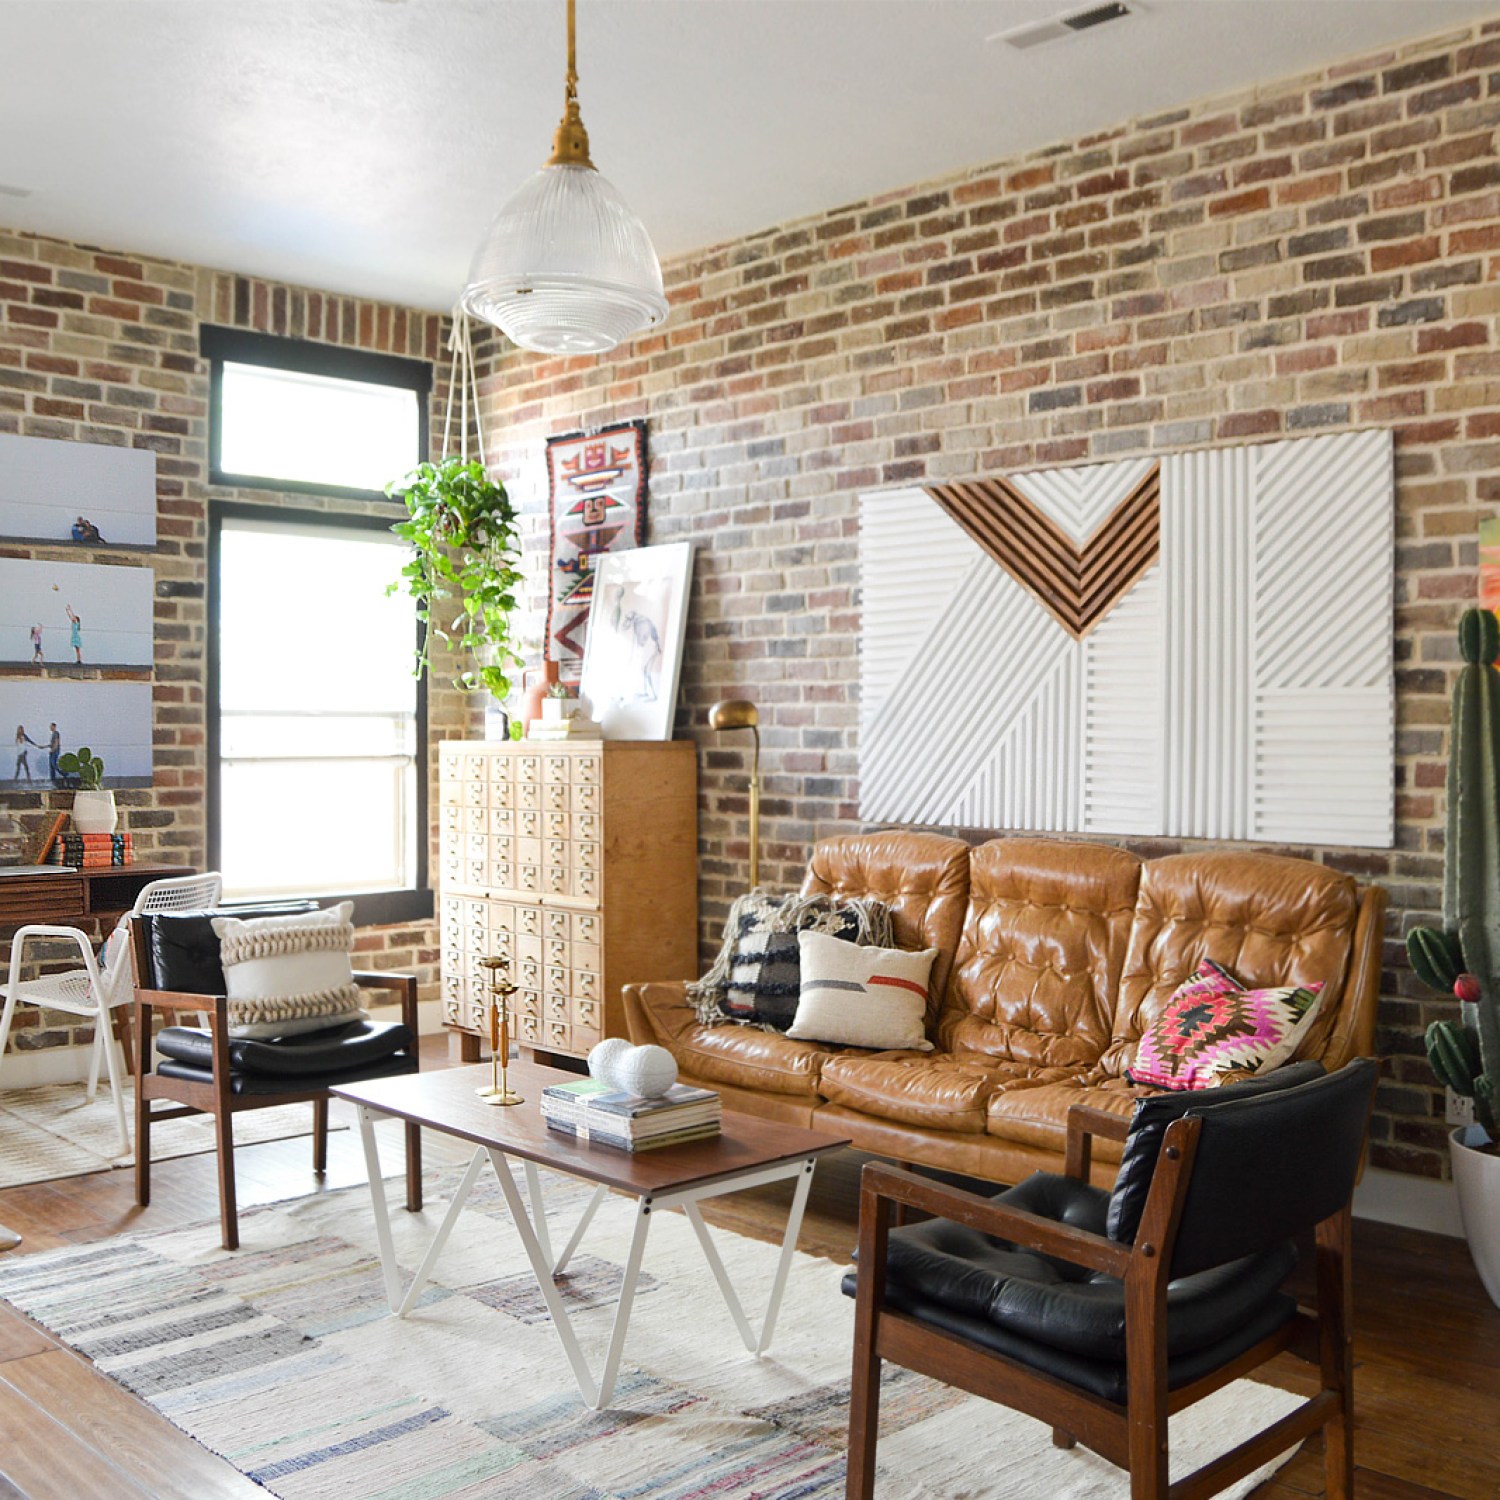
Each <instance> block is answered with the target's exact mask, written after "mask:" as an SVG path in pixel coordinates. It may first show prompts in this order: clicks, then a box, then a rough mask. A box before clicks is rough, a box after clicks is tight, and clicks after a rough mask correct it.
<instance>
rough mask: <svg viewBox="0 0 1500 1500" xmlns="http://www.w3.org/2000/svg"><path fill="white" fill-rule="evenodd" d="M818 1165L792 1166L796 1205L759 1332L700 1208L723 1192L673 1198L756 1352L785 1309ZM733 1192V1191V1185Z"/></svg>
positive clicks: (768, 1342)
mask: <svg viewBox="0 0 1500 1500" xmlns="http://www.w3.org/2000/svg"><path fill="white" fill-rule="evenodd" d="M816 1165H817V1163H816V1161H815V1159H814V1158H813V1157H808V1158H807V1160H805V1161H803V1162H801V1163H799V1164H798V1165H797V1166H796V1167H794V1168H793V1169H792V1170H793V1171H795V1172H796V1174H797V1189H796V1192H795V1193H793V1195H792V1207H791V1211H790V1213H788V1215H787V1221H786V1233H785V1234H784V1235H783V1236H782V1240H781V1254H780V1255H779V1256H778V1258H777V1261H776V1275H775V1277H774V1278H773V1279H772V1281H771V1295H770V1299H769V1300H768V1301H767V1303H766V1313H765V1317H764V1318H763V1319H762V1320H761V1326H760V1333H759V1335H757V1334H756V1333H755V1331H754V1330H753V1329H752V1328H751V1327H750V1320H749V1319H748V1318H747V1317H746V1316H745V1309H744V1306H743V1305H742V1304H741V1302H740V1299H739V1294H738V1293H737V1292H736V1291H735V1289H734V1283H733V1282H732V1281H731V1280H730V1278H729V1272H728V1271H727V1270H725V1268H724V1262H723V1261H722V1260H721V1259H720V1257H719V1251H718V1247H717V1246H716V1245H715V1244H714V1242H713V1237H712V1236H711V1235H710V1234H709V1232H708V1225H707V1224H705V1223H704V1222H703V1215H702V1214H701V1213H699V1211H698V1202H699V1199H700V1197H701V1198H715V1197H718V1196H719V1193H715V1192H706V1193H702V1194H684V1195H683V1196H682V1197H681V1198H678V1199H674V1200H673V1201H674V1202H680V1203H681V1205H682V1209H683V1212H684V1213H686V1214H687V1217H688V1222H689V1223H690V1224H691V1225H692V1226H693V1229H694V1231H695V1232H696V1233H697V1236H698V1243H699V1244H700V1245H702V1247H703V1258H704V1259H705V1260H706V1261H707V1262H708V1268H709V1270H710V1271H712V1272H713V1273H714V1280H715V1281H716V1282H718V1284H719V1292H720V1294H721V1295H722V1296H723V1298H724V1305H725V1306H726V1307H727V1308H728V1309H729V1315H730V1317H732V1318H733V1319H734V1326H735V1327H736V1328H737V1329H739V1333H740V1339H741V1340H742V1341H743V1343H744V1345H745V1347H746V1348H747V1349H748V1350H749V1351H750V1352H751V1353H752V1354H764V1353H765V1352H766V1350H767V1349H769V1348H770V1347H771V1338H772V1336H773V1335H774V1334H775V1332H776V1319H777V1316H778V1315H779V1313H780V1312H781V1298H782V1294H783V1293H784V1292H785V1291H786V1278H787V1273H788V1272H789V1271H790V1270H791V1267H792V1252H793V1251H794V1250H796V1248H797V1236H798V1234H799V1233H800V1232H801V1230H802V1215H803V1212H804V1210H805V1209H806V1208H807V1194H808V1189H809V1188H811V1186H812V1174H813V1168H814V1167H815V1166H816ZM789 1175H790V1173H789V1172H787V1171H785V1170H783V1171H781V1172H780V1173H779V1174H778V1176H779V1178H780V1179H781V1180H783V1181H784V1180H785V1179H786V1177H788V1176H789ZM730 1191H733V1187H732V1186H731V1188H730Z"/></svg>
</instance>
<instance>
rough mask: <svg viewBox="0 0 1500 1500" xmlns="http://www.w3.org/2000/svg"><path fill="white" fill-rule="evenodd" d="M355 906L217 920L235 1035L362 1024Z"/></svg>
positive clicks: (343, 903)
mask: <svg viewBox="0 0 1500 1500" xmlns="http://www.w3.org/2000/svg"><path fill="white" fill-rule="evenodd" d="M353 916H354V903H353V902H352V901H341V902H339V904H338V905H337V906H330V907H329V908H328V910H327V911H315V912H294V913H292V914H290V915H288V916H284V917H251V918H249V919H243V918H240V917H215V918H214V931H215V932H216V933H218V935H219V961H220V963H222V965H223V967H224V984H225V994H226V995H227V996H228V999H229V1034H230V1036H232V1037H268V1036H295V1035H296V1034H297V1033H298V1032H302V1031H322V1030H325V1029H326V1028H327V1027H330V1026H338V1025H341V1024H342V1023H343V1022H345V1021H359V1020H363V1019H364V1017H365V1012H364V1011H363V1010H361V1009H360V1006H359V987H358V985H356V984H355V983H354V965H353V963H352V961H351V960H350V954H351V953H353V951H354V923H353V921H352V920H351V919H352V918H353Z"/></svg>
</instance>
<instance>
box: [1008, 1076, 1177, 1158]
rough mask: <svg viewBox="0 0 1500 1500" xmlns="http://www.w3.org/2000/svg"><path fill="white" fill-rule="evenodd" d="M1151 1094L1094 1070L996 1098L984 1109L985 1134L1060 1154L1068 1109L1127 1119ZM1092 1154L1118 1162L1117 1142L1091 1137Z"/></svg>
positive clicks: (1065, 1139) (1066, 1136) (1066, 1128)
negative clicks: (1078, 1106) (1083, 1108)
mask: <svg viewBox="0 0 1500 1500" xmlns="http://www.w3.org/2000/svg"><path fill="white" fill-rule="evenodd" d="M1155 1092H1156V1090H1154V1089H1147V1088H1137V1087H1135V1086H1134V1085H1133V1084H1129V1083H1127V1082H1126V1081H1125V1080H1124V1079H1123V1078H1109V1077H1106V1076H1105V1075H1104V1074H1102V1073H1100V1072H1099V1071H1098V1070H1097V1069H1096V1070H1095V1071H1094V1072H1092V1073H1087V1074H1084V1075H1083V1076H1081V1077H1073V1078H1065V1079H1063V1080H1062V1081H1061V1082H1058V1083H1048V1084H1044V1085H1042V1086H1041V1087H1040V1088H1031V1089H1022V1090H1017V1091H1015V1092H1007V1093H1003V1094H996V1095H995V1096H994V1097H993V1098H991V1100H990V1102H989V1105H988V1106H987V1108H986V1111H985V1130H986V1131H987V1132H988V1133H989V1134H990V1135H997V1136H1003V1137H1004V1138H1005V1139H1006V1140H1008V1141H1015V1142H1017V1143H1018V1144H1020V1145H1023V1146H1036V1147H1039V1148H1040V1149H1042V1150H1044V1151H1056V1152H1057V1153H1058V1154H1059V1155H1061V1153H1062V1152H1063V1151H1064V1150H1065V1149H1066V1147H1067V1143H1068V1111H1069V1110H1070V1109H1072V1107H1073V1106H1074V1105H1075V1104H1089V1105H1092V1106H1093V1107H1094V1108H1095V1109H1102V1110H1105V1111H1107V1112H1108V1113H1110V1114H1112V1115H1119V1116H1120V1118H1121V1119H1125V1120H1128V1119H1129V1118H1130V1113H1131V1111H1132V1110H1133V1109H1134V1108H1135V1104H1136V1100H1138V1099H1147V1098H1150V1097H1151V1096H1152V1095H1153V1094H1154V1093H1155ZM1093 1152H1094V1157H1095V1159H1096V1160H1098V1161H1119V1159H1120V1143H1119V1142H1118V1141H1111V1140H1106V1139H1105V1138H1103V1137H1102V1136H1095V1137H1094V1142H1093Z"/></svg>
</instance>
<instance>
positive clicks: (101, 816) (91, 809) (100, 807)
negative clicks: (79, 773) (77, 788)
mask: <svg viewBox="0 0 1500 1500" xmlns="http://www.w3.org/2000/svg"><path fill="white" fill-rule="evenodd" d="M119 821H120V814H119V812H118V810H117V809H116V807H115V794H114V793H113V792H74V793H73V826H74V828H76V829H77V830H78V831H79V833H113V832H114V831H115V825H116V824H117V823H118V822H119Z"/></svg>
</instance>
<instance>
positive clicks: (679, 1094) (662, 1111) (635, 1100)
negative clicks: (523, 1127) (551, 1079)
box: [542, 1078, 720, 1151]
mask: <svg viewBox="0 0 1500 1500" xmlns="http://www.w3.org/2000/svg"><path fill="white" fill-rule="evenodd" d="M542 1119H543V1120H544V1121H545V1122H546V1124H547V1126H548V1128H549V1129H551V1130H556V1131H558V1132H559V1133H560V1134H562V1135H571V1136H576V1137H577V1138H578V1139H579V1140H581V1141H597V1142H598V1143H599V1144H600V1145H604V1146H614V1147H616V1148H617V1149H618V1150H621V1151H654V1150H656V1149H657V1148H658V1147H659V1146H680V1145H682V1144H683V1143H685V1142H687V1141H702V1140H707V1139H708V1138H709V1137H711V1136H715V1135H718V1133H719V1119H720V1105H719V1096H718V1095H717V1094H716V1093H714V1091H713V1090H712V1089H695V1088H690V1087H689V1086H688V1085H687V1084H685V1083H674V1084H673V1085H672V1087H671V1088H670V1089H669V1090H668V1091H667V1092H666V1093H665V1094H663V1095H662V1096H661V1098H659V1099H643V1098H641V1097H640V1095H638V1094H627V1093H624V1092H623V1091H622V1090H620V1089H612V1088H610V1087H609V1085H608V1084H604V1083H600V1082H599V1081H598V1080H597V1079H594V1078H580V1079H578V1080H577V1081H576V1082H574V1083H554V1084H552V1085H551V1086H550V1087H548V1088H545V1089H543V1090H542Z"/></svg>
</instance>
